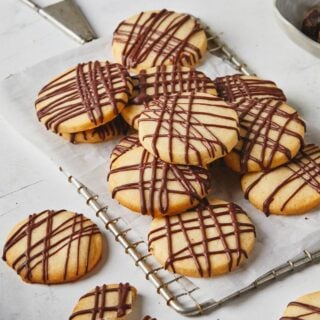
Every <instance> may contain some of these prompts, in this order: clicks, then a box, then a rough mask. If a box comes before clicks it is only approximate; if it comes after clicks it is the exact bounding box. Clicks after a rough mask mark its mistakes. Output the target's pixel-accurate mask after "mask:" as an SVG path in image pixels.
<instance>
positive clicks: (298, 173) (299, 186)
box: [36, 9, 320, 277]
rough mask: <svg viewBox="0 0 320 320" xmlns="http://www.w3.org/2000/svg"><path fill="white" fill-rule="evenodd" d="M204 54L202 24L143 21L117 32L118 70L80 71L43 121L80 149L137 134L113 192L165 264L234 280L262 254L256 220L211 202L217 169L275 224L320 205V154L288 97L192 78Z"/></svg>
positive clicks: (121, 147)
mask: <svg viewBox="0 0 320 320" xmlns="http://www.w3.org/2000/svg"><path fill="white" fill-rule="evenodd" d="M206 47H207V39H206V35H205V32H204V30H203V29H202V27H201V26H200V24H199V23H198V22H197V21H196V20H195V19H194V18H193V17H192V16H190V15H187V14H179V13H176V12H172V11H168V10H165V9H164V10H160V11H152V12H142V13H140V14H138V15H135V16H133V17H130V18H128V19H126V20H125V21H123V22H121V23H120V24H119V26H118V27H117V29H116V30H115V32H114V37H113V46H112V52H113V56H114V58H115V60H116V63H109V62H97V61H96V62H89V63H85V64H79V65H78V66H77V67H75V68H73V69H71V70H68V71H67V72H65V73H64V74H63V75H62V76H59V77H58V78H56V79H54V80H53V81H52V82H50V83H49V84H48V85H46V86H45V87H44V88H43V89H42V90H41V91H40V94H39V97H38V99H37V101H36V109H37V115H38V118H39V120H40V121H41V122H42V123H43V124H45V126H46V127H47V128H48V129H50V130H52V131H53V132H56V133H59V134H60V135H61V136H62V137H64V138H67V139H69V140H70V141H71V142H74V143H81V142H101V141H105V140H108V139H109V138H111V137H113V136H115V135H118V134H126V132H127V130H128V128H129V127H132V128H133V129H135V130H138V132H137V133H133V134H131V135H128V136H126V137H125V138H123V139H122V140H121V141H120V142H119V144H118V145H117V146H116V147H115V148H114V150H113V152H112V155H111V164H110V172H109V175H108V186H109V190H110V192H111V194H112V196H113V197H114V198H115V199H116V200H117V201H119V203H120V204H122V205H123V206H125V207H127V208H129V209H130V210H132V211H135V212H139V213H141V214H145V215H150V216H152V217H153V218H154V220H153V222H152V224H151V227H150V233H149V246H150V251H151V252H152V253H153V254H154V256H155V257H156V258H157V259H158V260H159V262H160V263H161V264H162V265H163V266H164V267H165V268H167V269H169V270H172V271H174V272H177V273H181V274H185V275H189V276H196V277H211V276H215V275H218V274H222V273H225V272H229V271H231V270H233V269H234V268H236V267H237V266H239V265H240V264H241V263H242V262H243V261H245V260H246V258H247V257H248V256H249V254H250V252H251V251H252V249H253V246H254V243H255V227H254V225H253V224H252V222H251V221H250V219H249V217H248V216H247V214H246V213H245V212H244V211H243V210H242V209H241V208H240V207H239V206H237V205H236V204H234V203H229V202H226V201H223V200H220V199H216V198H214V197H211V196H209V192H210V187H211V174H210V170H209V164H211V163H213V162H214V161H216V160H218V159H220V158H224V162H225V163H226V165H227V166H228V167H230V168H231V169H232V170H233V171H236V172H238V173H240V174H241V175H242V188H243V190H244V192H245V196H246V197H247V198H248V199H249V201H250V202H252V203H253V204H254V205H255V206H256V207H257V208H258V209H260V210H262V211H264V212H265V213H266V214H298V213H304V212H306V211H307V210H310V209H312V208H314V207H315V206H317V205H319V204H320V149H319V147H317V146H315V145H305V144H304V134H305V130H306V128H305V123H304V121H303V120H302V119H301V117H300V116H299V114H298V113H297V111H296V110H294V108H292V107H291V106H289V105H288V104H287V102H286V97H285V95H284V94H283V92H282V90H281V89H279V88H278V87H277V86H276V84H275V83H274V82H272V81H267V80H262V79H259V78H257V77H255V76H243V75H232V76H225V77H219V78H216V79H215V80H211V79H210V78H209V77H207V76H206V75H205V74H204V73H203V72H200V71H198V70H195V69H194V67H195V66H196V65H197V64H198V63H199V61H200V60H201V59H202V58H203V56H204V54H205V51H206ZM129 71H130V73H131V76H130V75H129Z"/></svg>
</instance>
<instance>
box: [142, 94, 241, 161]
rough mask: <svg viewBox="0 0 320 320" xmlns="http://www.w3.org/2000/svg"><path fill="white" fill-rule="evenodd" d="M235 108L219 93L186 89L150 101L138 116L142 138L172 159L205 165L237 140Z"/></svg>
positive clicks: (149, 147) (162, 156)
mask: <svg viewBox="0 0 320 320" xmlns="http://www.w3.org/2000/svg"><path fill="white" fill-rule="evenodd" d="M238 134H239V126H238V116H237V113H236V111H235V110H234V109H233V108H232V107H230V105H228V104H227V103H226V102H224V101H223V100H221V99H220V98H218V97H215V96H213V95H210V94H207V93H199V92H197V93H193V92H184V93H180V94H173V95H171V96H161V97H159V98H158V99H155V100H152V101H151V102H150V103H148V106H147V108H146V109H145V110H144V111H143V112H142V113H141V115H140V118H139V139H140V142H141V144H142V145H143V146H144V147H145V148H146V149H147V150H148V151H149V152H151V153H152V154H153V155H155V156H156V157H159V158H160V159H161V160H163V161H165V162H170V163H178V164H191V165H201V166H205V165H207V164H208V163H210V162H212V161H214V160H215V159H218V158H221V157H223V156H225V155H226V154H227V153H229V152H230V151H231V149H232V148H233V147H234V146H235V145H236V144H237V142H238Z"/></svg>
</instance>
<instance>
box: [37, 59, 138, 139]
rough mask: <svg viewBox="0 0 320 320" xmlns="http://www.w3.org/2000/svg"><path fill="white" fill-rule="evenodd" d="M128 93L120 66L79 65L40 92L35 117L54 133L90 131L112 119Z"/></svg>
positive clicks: (102, 63) (128, 83)
mask: <svg viewBox="0 0 320 320" xmlns="http://www.w3.org/2000/svg"><path fill="white" fill-rule="evenodd" d="M131 92H132V82H131V79H130V76H129V74H128V72H127V70H126V69H125V68H124V67H123V66H122V65H120V64H117V63H109V62H107V61H100V62H99V61H92V62H91V61H90V62H88V63H80V64H78V65H77V66H76V67H74V68H71V69H69V70H67V71H66V72H65V73H63V74H62V75H61V76H59V77H57V78H55V79H54V80H52V81H51V82H49V83H48V84H47V85H46V86H44V87H43V88H42V89H41V91H40V93H39V95H38V99H37V101H36V111H37V116H38V119H39V120H40V121H41V122H42V123H43V124H44V125H45V126H46V128H47V129H50V130H51V131H53V132H59V133H72V132H79V131H85V130H89V129H92V128H96V127H98V126H100V125H102V124H104V123H106V122H109V121H111V120H112V119H114V118H115V117H116V116H117V115H118V114H119V113H120V112H121V110H122V109H123V108H124V106H125V105H126V103H127V102H128V99H129V96H130V94H131Z"/></svg>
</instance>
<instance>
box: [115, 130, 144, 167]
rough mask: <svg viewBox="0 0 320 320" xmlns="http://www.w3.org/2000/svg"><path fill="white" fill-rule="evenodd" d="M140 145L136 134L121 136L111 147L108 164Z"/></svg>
mask: <svg viewBox="0 0 320 320" xmlns="http://www.w3.org/2000/svg"><path fill="white" fill-rule="evenodd" d="M137 147H141V143H140V140H139V137H138V135H137V134H131V135H129V136H126V137H124V138H122V139H121V140H120V141H119V143H118V144H117V145H116V146H115V147H114V148H113V150H112V153H111V163H110V166H112V164H113V163H114V162H115V161H116V160H117V159H118V158H119V157H120V156H122V155H123V154H125V153H126V152H127V151H129V150H132V149H134V148H137Z"/></svg>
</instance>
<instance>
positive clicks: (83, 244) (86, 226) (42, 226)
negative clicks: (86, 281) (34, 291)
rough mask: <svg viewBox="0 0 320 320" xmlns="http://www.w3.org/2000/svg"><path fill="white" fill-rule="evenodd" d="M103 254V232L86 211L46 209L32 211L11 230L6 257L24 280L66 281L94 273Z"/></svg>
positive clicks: (5, 251) (5, 249)
mask: <svg viewBox="0 0 320 320" xmlns="http://www.w3.org/2000/svg"><path fill="white" fill-rule="evenodd" d="M101 255H102V235H101V233H100V231H99V229H98V227H97V226H96V225H95V224H94V223H93V222H92V221H91V220H89V219H88V218H86V217H84V216H83V215H82V214H78V213H73V212H69V211H66V210H59V211H53V210H46V211H43V212H40V213H34V214H31V215H30V216H29V217H28V218H27V219H25V220H23V221H21V222H20V223H18V224H17V225H16V226H15V227H14V228H13V230H12V231H11V232H10V234H9V236H8V238H7V241H6V243H5V245H4V250H3V259H4V260H5V261H6V262H7V264H8V265H9V266H10V267H12V268H13V269H14V270H15V271H16V272H17V274H19V275H20V277H21V278H22V280H24V281H26V282H30V283H44V284H54V283H64V282H70V281H74V280H77V279H79V278H80V277H82V276H84V275H85V274H87V273H88V272H90V271H91V270H92V269H93V268H94V267H95V266H96V264H97V263H98V262H99V260H100V258H101Z"/></svg>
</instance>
